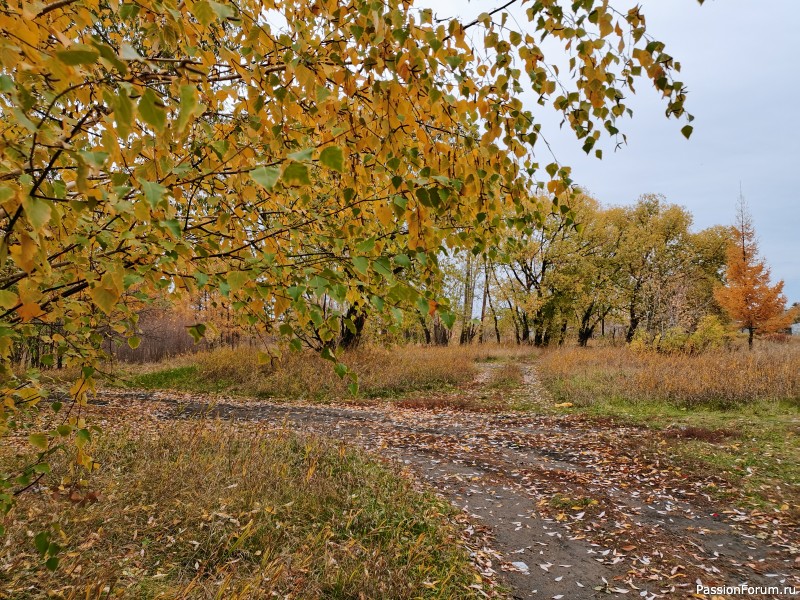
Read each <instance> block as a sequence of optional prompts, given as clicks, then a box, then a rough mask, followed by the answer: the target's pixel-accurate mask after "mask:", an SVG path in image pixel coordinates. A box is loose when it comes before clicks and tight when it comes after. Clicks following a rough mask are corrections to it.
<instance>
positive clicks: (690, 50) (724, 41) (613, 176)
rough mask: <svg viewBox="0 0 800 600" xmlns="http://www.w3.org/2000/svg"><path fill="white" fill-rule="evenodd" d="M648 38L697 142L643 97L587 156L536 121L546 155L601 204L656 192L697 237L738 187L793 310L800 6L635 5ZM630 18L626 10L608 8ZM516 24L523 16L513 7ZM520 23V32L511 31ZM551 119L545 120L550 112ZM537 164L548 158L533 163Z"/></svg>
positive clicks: (724, 220) (748, 0) (779, 1)
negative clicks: (672, 70)
mask: <svg viewBox="0 0 800 600" xmlns="http://www.w3.org/2000/svg"><path fill="white" fill-rule="evenodd" d="M503 3H504V2H503V1H501V0H471V1H467V0H460V1H456V0H424V1H423V2H421V3H420V4H423V5H426V6H431V7H433V8H434V10H435V12H436V13H437V16H439V17H444V16H456V15H457V16H459V17H461V18H462V19H465V20H469V19H471V18H474V16H476V15H477V14H479V13H481V12H483V11H486V10H491V9H492V8H495V7H497V6H499V5H502V4H503ZM640 3H641V4H642V6H643V12H644V13H645V15H646V17H647V26H648V31H649V32H650V33H651V34H652V35H653V36H654V37H655V38H656V39H659V40H661V41H663V42H664V43H665V44H666V51H667V52H668V53H669V54H671V55H672V56H673V57H675V58H676V59H677V60H679V61H680V62H681V64H682V67H683V68H682V71H681V73H680V80H681V81H683V82H684V83H685V84H686V87H687V88H688V90H689V97H688V101H687V108H688V110H689V112H691V113H692V114H693V115H694V116H695V121H694V123H693V125H694V128H695V129H694V134H693V135H692V138H691V140H689V141H687V140H685V139H684V138H683V136H681V134H680V128H681V127H682V126H683V123H682V122H680V121H676V120H667V119H666V118H665V117H664V104H663V103H662V102H661V101H660V99H659V96H658V94H657V93H656V92H655V90H654V89H652V87H650V86H646V85H639V86H637V92H638V94H637V96H636V97H635V98H632V99H630V100H631V101H630V102H629V105H630V106H632V107H633V108H634V111H635V112H634V117H633V119H632V120H631V119H629V120H626V121H625V122H624V123H623V127H622V129H623V130H624V131H625V133H627V134H628V144H627V146H625V147H623V148H622V149H620V150H618V151H617V152H612V151H610V150H609V149H608V148H607V147H606V148H604V150H605V152H604V158H603V160H602V161H600V160H597V159H595V158H593V157H591V158H590V157H587V156H586V155H585V154H584V153H583V152H582V151H581V149H580V144H579V143H578V142H577V141H576V140H575V139H574V137H573V136H571V134H570V133H569V132H568V131H566V130H564V131H561V132H559V131H558V129H557V123H558V120H557V119H555V118H553V117H552V116H551V117H549V118H548V117H546V116H544V115H542V119H543V122H544V125H545V132H546V133H549V135H548V139H549V141H550V143H551V146H552V147H553V150H554V152H555V154H556V156H557V158H558V159H559V161H561V162H562V163H564V164H569V165H571V166H572V167H573V178H574V179H575V181H576V182H577V183H579V184H580V185H582V186H583V187H585V188H586V189H588V190H589V191H590V192H591V193H592V194H593V195H594V196H595V197H597V198H598V199H599V200H600V201H601V202H603V203H604V204H607V205H611V204H628V203H632V202H635V201H636V199H637V198H638V197H639V196H640V195H641V194H643V193H650V192H654V193H661V194H664V195H665V196H666V197H667V200H668V201H669V202H673V203H676V204H680V205H682V206H685V207H687V208H688V209H689V210H690V211H691V212H692V214H693V215H694V222H695V229H702V228H704V227H708V226H710V225H715V224H725V225H727V224H732V223H733V219H734V211H735V204H736V200H737V197H738V195H739V184H740V182H741V185H742V190H743V192H744V196H745V199H746V200H747V202H748V204H749V206H750V212H751V213H752V215H753V220H754V223H755V227H756V231H757V233H758V237H759V241H760V249H761V254H762V256H764V257H765V258H766V259H767V262H768V263H769V265H771V267H772V274H773V280H778V279H783V280H784V281H785V288H784V290H785V292H786V295H787V297H788V299H789V301H790V302H796V301H800V191H798V190H799V189H800V186H799V185H798V183H800V115H799V114H798V110H797V106H798V104H800V56H799V55H798V50H799V49H800V35H798V33H797V23H798V21H800V2H798V1H797V0H762V1H760V2H753V1H752V0H707V1H706V3H705V4H704V5H702V6H700V5H699V4H698V3H697V2H696V0H640ZM611 4H612V5H614V6H615V7H617V8H620V9H624V10H627V8H628V7H629V6H631V5H632V3H631V2H630V1H626V0H616V1H615V0H612V1H611ZM512 10H513V11H514V12H515V13H516V14H523V13H521V11H520V10H519V9H518V8H515V9H512ZM520 23H524V21H523V20H520ZM550 112H551V113H552V111H550ZM541 160H542V161H544V160H545V157H542V159H541Z"/></svg>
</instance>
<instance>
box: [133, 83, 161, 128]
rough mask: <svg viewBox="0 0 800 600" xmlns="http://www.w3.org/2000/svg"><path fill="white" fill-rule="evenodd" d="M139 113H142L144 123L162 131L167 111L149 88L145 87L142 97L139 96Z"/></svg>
mask: <svg viewBox="0 0 800 600" xmlns="http://www.w3.org/2000/svg"><path fill="white" fill-rule="evenodd" d="M139 114H140V115H142V119H144V121H145V123H147V124H148V125H150V126H152V127H153V129H155V130H156V131H157V132H159V133H161V132H162V131H164V126H165V125H166V123H167V112H166V111H165V110H164V108H163V105H162V104H161V100H159V99H158V96H156V93H155V92H154V91H153V90H151V89H150V88H147V89H146V90H145V91H144V93H143V94H142V97H141V98H139Z"/></svg>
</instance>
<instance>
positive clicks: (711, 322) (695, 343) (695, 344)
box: [688, 315, 731, 352]
mask: <svg viewBox="0 0 800 600" xmlns="http://www.w3.org/2000/svg"><path fill="white" fill-rule="evenodd" d="M730 341H731V336H730V334H729V333H728V331H727V330H726V329H725V326H724V325H723V324H722V321H720V320H719V318H718V317H716V316H714V315H706V316H705V317H703V318H702V319H700V322H699V323H698V324H697V329H695V330H694V333H692V335H690V336H689V340H688V345H689V349H690V350H691V351H692V352H705V351H706V350H718V349H720V348H722V347H724V346H727V345H728V344H729V343H730Z"/></svg>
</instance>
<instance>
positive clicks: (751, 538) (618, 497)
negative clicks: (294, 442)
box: [93, 362, 800, 600]
mask: <svg viewBox="0 0 800 600" xmlns="http://www.w3.org/2000/svg"><path fill="white" fill-rule="evenodd" d="M507 368H508V365H507V364H504V363H491V362H486V363H481V364H480V370H479V373H478V376H477V377H476V379H475V380H474V381H473V382H472V383H470V384H469V385H466V386H461V387H458V388H453V389H449V390H445V391H436V392H417V393H414V394H410V395H408V396H407V397H404V398H403V399H402V400H401V401H394V402H384V401H381V399H374V400H372V401H370V403H369V404H368V405H344V404H342V405H335V404H331V405H325V406H320V405H311V404H299V403H286V402H271V401H265V400H252V399H241V398H240V399H233V398H223V397H214V398H211V397H208V396H202V395H198V394H182V393H177V392H175V393H172V392H141V391H130V390H127V391H119V390H116V391H113V390H112V391H107V392H103V393H101V394H100V395H99V396H98V399H97V404H95V405H94V406H93V410H94V411H96V412H98V413H99V415H98V416H99V419H100V422H101V424H102V421H103V420H104V418H107V419H110V420H111V421H114V420H117V419H120V418H122V417H121V415H127V416H128V417H129V418H136V419H139V420H142V421H146V420H148V419H172V418H185V419H188V418H195V417H196V416H198V415H207V416H219V417H222V418H226V419H237V420H249V421H253V420H255V421H259V422H268V423H271V424H274V425H277V426H285V427H287V428H291V429H296V430H301V431H310V432H314V433H319V434H323V435H325V436H330V437H333V438H335V439H338V440H346V441H347V442H349V443H352V444H354V445H358V446H361V447H363V448H365V449H367V450H368V451H370V452H373V453H377V454H379V455H380V456H383V457H385V458H386V459H387V460H390V461H394V462H396V463H399V464H400V465H402V466H403V467H404V468H405V469H406V471H407V473H408V475H409V476H411V477H414V478H417V479H418V480H419V481H420V482H422V483H425V484H427V485H429V486H431V487H432V488H433V489H435V490H436V491H438V493H440V494H442V495H443V496H444V497H446V498H447V499H448V500H450V501H451V502H452V503H453V504H454V505H456V506H457V507H459V508H460V509H462V510H463V511H465V513H466V514H467V515H469V516H470V517H471V522H472V525H471V526H469V527H468V529H474V530H475V531H476V532H478V534H476V535H475V543H473V546H472V550H473V559H474V561H475V563H476V565H477V567H478V568H479V569H480V570H481V572H482V573H483V574H484V575H485V576H488V577H490V578H491V577H497V578H499V579H500V581H501V582H502V583H504V584H505V585H506V586H507V587H508V588H510V590H511V596H512V597H513V598H554V599H559V598H565V599H577V600H580V599H583V598H600V597H606V595H607V594H615V595H625V594H627V595H628V596H629V597H633V596H636V597H642V598H660V597H669V598H686V597H692V594H693V593H694V592H695V589H696V584H697V582H702V583H703V584H705V585H722V584H726V585H738V584H748V585H751V586H777V587H779V588H781V589H783V587H784V586H797V587H798V589H800V571H798V567H799V566H800V534H799V533H798V531H797V527H796V519H795V518H794V516H793V514H792V513H791V512H790V511H781V510H777V509H773V508H766V507H765V508H763V509H750V510H743V509H741V508H737V502H736V498H737V490H736V489H735V486H734V485H733V484H731V483H729V481H728V480H726V479H724V478H722V477H718V476H716V475H715V474H714V473H708V472H696V471H684V469H683V468H682V466H681V464H680V463H676V462H675V461H672V460H670V459H669V457H668V455H667V454H666V453H665V452H663V448H664V447H665V446H666V445H667V444H668V441H669V439H670V438H674V437H675V436H691V435H702V434H704V432H693V431H691V430H666V431H656V430H653V429H650V428H647V427H645V426H641V425H632V424H629V423H624V422H620V421H618V420H612V419H602V418H596V417H593V418H589V417H586V416H582V415H580V414H574V413H569V414H568V413H566V411H565V412H564V413H563V414H560V413H559V411H558V407H556V408H555V410H550V411H548V413H547V414H542V413H536V412H535V411H534V412H522V411H506V412H497V411H496V410H491V411H490V410H486V411H482V410H481V409H480V407H481V406H482V405H484V404H485V405H486V406H496V405H497V399H498V398H500V399H501V400H502V403H501V404H503V405H506V406H525V405H528V406H530V405H535V404H536V403H537V402H540V401H541V396H542V390H541V389H540V386H539V384H538V381H537V378H536V372H535V365H532V364H528V363H518V369H519V370H521V372H522V377H521V383H520V384H519V385H502V377H500V378H498V377H496V374H497V373H498V372H499V369H507ZM498 381H500V382H501V384H498V383H497V382H498ZM453 406H457V407H459V408H452V407H453ZM110 424H111V423H107V425H110ZM720 435H727V434H726V432H721V433H720ZM481 532H488V533H489V536H490V538H489V539H490V542H488V543H486V542H485V539H486V538H485V537H484V536H482V535H480V533H481ZM697 597H702V596H697ZM759 597H764V598H770V597H776V598H777V597H787V596H786V595H783V596H781V595H780V594H764V595H761V596H759Z"/></svg>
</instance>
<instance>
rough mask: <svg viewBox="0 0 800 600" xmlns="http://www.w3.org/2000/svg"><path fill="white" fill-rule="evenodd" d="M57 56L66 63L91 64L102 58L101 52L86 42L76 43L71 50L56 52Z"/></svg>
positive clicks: (72, 64) (71, 64) (74, 64)
mask: <svg viewBox="0 0 800 600" xmlns="http://www.w3.org/2000/svg"><path fill="white" fill-rule="evenodd" d="M56 58H58V60H60V61H61V62H62V63H64V64H65V65H70V66H76V65H91V64H92V63H94V62H95V61H96V60H97V59H98V58H100V52H98V51H97V49H96V48H93V47H92V46H87V45H86V44H74V45H72V46H70V47H69V50H60V51H58V52H56Z"/></svg>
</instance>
